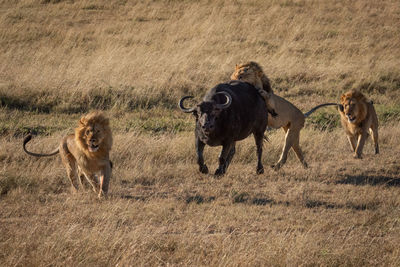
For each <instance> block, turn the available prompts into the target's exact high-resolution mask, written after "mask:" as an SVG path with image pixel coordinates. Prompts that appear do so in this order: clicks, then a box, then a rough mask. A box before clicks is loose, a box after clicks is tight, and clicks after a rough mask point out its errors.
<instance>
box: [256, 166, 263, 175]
mask: <svg viewBox="0 0 400 267" xmlns="http://www.w3.org/2000/svg"><path fill="white" fill-rule="evenodd" d="M263 173H264V167H263V166H261V167H257V174H263Z"/></svg>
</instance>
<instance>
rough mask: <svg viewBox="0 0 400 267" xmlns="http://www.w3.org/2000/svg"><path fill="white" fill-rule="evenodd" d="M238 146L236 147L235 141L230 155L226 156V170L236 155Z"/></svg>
mask: <svg viewBox="0 0 400 267" xmlns="http://www.w3.org/2000/svg"><path fill="white" fill-rule="evenodd" d="M235 152H236V148H235V143H233V145H232V148H231V150H230V151H229V154H228V157H227V158H226V162H225V171H226V170H227V169H228V167H229V165H230V164H231V161H232V158H233V155H235Z"/></svg>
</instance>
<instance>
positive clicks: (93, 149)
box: [88, 144, 99, 152]
mask: <svg viewBox="0 0 400 267" xmlns="http://www.w3.org/2000/svg"><path fill="white" fill-rule="evenodd" d="M98 149H99V146H98V145H95V144H90V145H88V150H89V151H90V152H96V151H97V150H98Z"/></svg>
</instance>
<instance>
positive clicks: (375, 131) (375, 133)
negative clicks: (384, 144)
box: [371, 127, 379, 154]
mask: <svg viewBox="0 0 400 267" xmlns="http://www.w3.org/2000/svg"><path fill="white" fill-rule="evenodd" d="M371 132H372V133H371V136H372V140H373V141H374V146H375V154H379V144H378V129H377V128H376V127H375V128H371Z"/></svg>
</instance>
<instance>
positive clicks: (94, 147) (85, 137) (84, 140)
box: [75, 112, 112, 153]
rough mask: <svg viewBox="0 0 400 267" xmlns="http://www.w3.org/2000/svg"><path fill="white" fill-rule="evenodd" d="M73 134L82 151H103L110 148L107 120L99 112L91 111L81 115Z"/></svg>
mask: <svg viewBox="0 0 400 267" xmlns="http://www.w3.org/2000/svg"><path fill="white" fill-rule="evenodd" d="M75 134H76V136H75V138H77V139H78V140H77V141H78V144H79V145H80V147H81V149H82V150H84V151H86V150H87V151H89V152H90V153H105V152H108V151H109V150H110V149H111V143H112V137H111V129H110V126H109V121H108V119H107V118H105V117H104V115H103V114H102V113H100V112H92V113H89V114H88V115H86V116H84V117H82V118H81V120H80V121H79V127H78V128H76V130H75Z"/></svg>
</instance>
